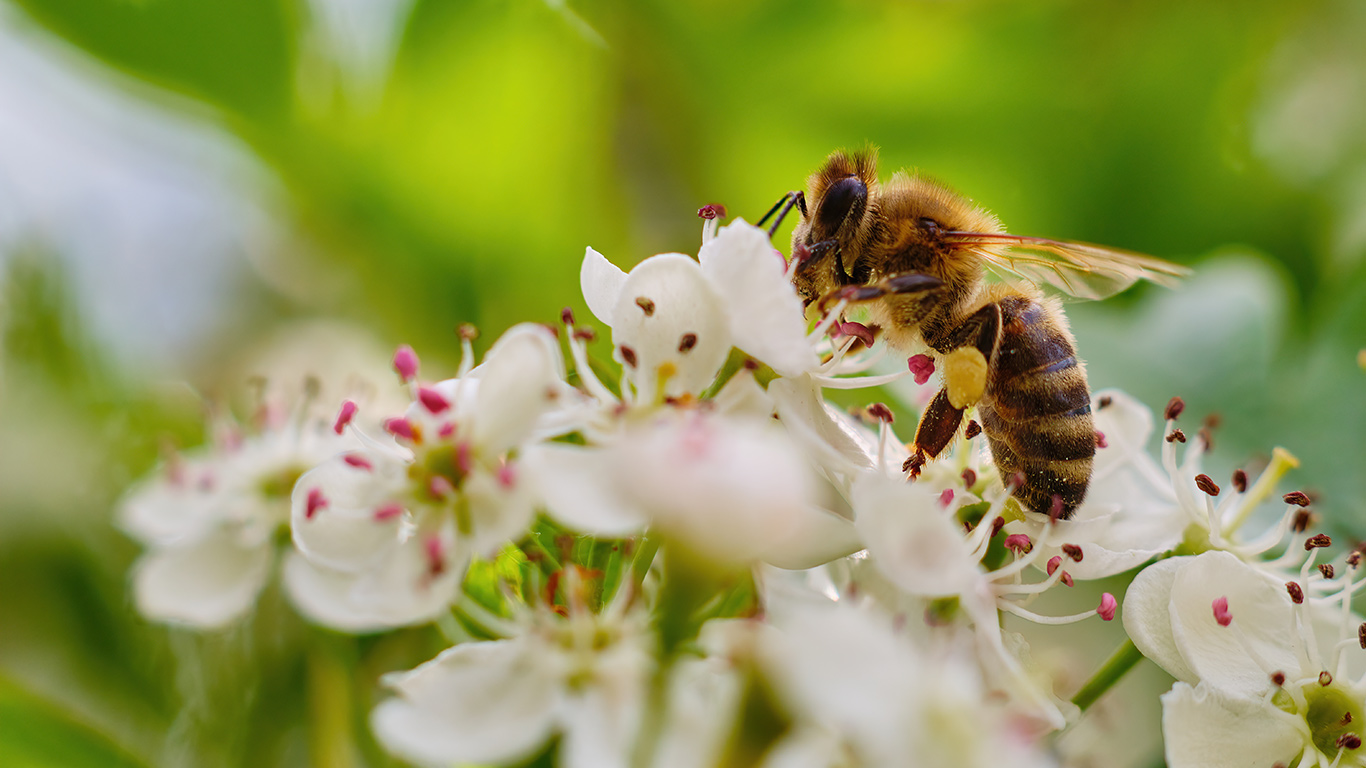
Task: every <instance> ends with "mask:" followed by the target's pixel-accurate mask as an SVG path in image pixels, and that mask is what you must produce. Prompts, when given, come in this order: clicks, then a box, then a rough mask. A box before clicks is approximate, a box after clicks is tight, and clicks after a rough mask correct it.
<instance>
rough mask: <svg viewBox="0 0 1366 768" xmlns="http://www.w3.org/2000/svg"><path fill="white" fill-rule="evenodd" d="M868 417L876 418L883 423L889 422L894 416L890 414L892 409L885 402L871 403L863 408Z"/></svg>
mask: <svg viewBox="0 0 1366 768" xmlns="http://www.w3.org/2000/svg"><path fill="white" fill-rule="evenodd" d="M864 413H866V414H868V416H869V417H870V418H873V419H876V420H877V421H880V422H882V423H884V424H891V423H892V422H893V421H895V420H896V418H895V417H894V416H893V415H892V409H891V408H888V407H887V405H886V404H885V403H873V404H872V405H870V406H868V408H867V409H865V410H864Z"/></svg>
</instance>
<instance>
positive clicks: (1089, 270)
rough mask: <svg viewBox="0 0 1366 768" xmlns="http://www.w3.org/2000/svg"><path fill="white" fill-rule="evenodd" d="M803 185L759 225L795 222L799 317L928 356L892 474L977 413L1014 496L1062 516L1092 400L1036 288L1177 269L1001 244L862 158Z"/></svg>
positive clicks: (1052, 302) (1069, 246) (1087, 287)
mask: <svg viewBox="0 0 1366 768" xmlns="http://www.w3.org/2000/svg"><path fill="white" fill-rule="evenodd" d="M807 186H808V189H807V192H806V194H803V192H801V191H797V192H791V193H789V194H788V195H786V196H785V197H784V198H783V199H782V200H780V201H779V202H778V204H777V205H775V206H774V207H773V209H772V210H770V211H769V214H768V215H766V216H765V217H764V219H762V220H761V221H760V225H761V226H762V224H763V222H764V221H766V220H767V219H768V218H769V216H771V215H772V214H773V213H774V212H778V217H777V220H776V221H775V223H774V225H773V227H772V229H770V230H769V231H770V235H771V234H772V232H774V231H776V229H777V226H778V222H780V221H781V219H782V217H783V215H785V214H786V213H787V212H788V211H790V210H791V209H792V208H793V207H794V206H795V207H796V208H797V209H798V211H799V212H800V214H801V221H800V222H799V223H798V224H797V227H796V229H795V230H794V232H793V234H792V250H793V258H794V259H796V260H797V263H796V266H795V270H794V272H793V278H792V279H793V283H794V285H795V286H796V289H797V291H798V293H799V294H801V296H802V298H803V299H804V300H805V301H806V302H807V306H808V307H812V306H814V307H815V308H816V310H817V311H818V312H822V313H823V312H824V311H825V310H826V308H827V307H829V306H831V305H832V304H838V303H839V302H845V303H846V306H852V305H862V306H864V307H865V308H866V309H867V312H868V314H869V315H870V319H871V321H872V322H873V323H875V324H876V325H878V326H879V327H880V328H881V329H882V331H881V332H882V333H883V335H884V337H885V339H886V341H887V343H889V344H891V345H892V347H893V348H897V349H903V350H909V349H915V348H923V347H929V348H930V349H931V350H933V351H934V352H935V353H936V354H937V357H938V359H939V362H940V367H941V368H942V370H943V375H944V387H943V388H942V389H941V390H940V391H939V392H938V394H936V395H935V397H934V399H933V400H932V401H931V402H930V404H929V405H928V406H927V407H926V408H925V411H924V413H922V414H921V417H920V423H919V426H918V427H917V429H916V433H915V442H914V443H913V445H911V446H909V447H910V448H911V458H910V459H909V460H908V461H907V462H906V466H905V467H904V469H905V470H906V471H908V472H909V473H910V475H911V477H915V476H917V475H918V474H919V470H920V468H921V467H922V466H923V465H924V463H925V461H926V460H927V459H928V458H933V457H935V456H937V455H939V453H941V452H942V451H943V450H944V449H945V448H946V447H947V446H948V444H949V443H950V442H951V441H952V440H953V439H954V437H955V436H956V435H957V434H958V432H959V430H960V428H961V427H962V423H963V419H964V414H965V412H966V411H967V410H968V409H969V408H972V407H976V408H977V414H978V418H980V419H981V425H980V426H981V430H982V431H983V432H985V433H986V436H987V439H988V440H989V441H990V444H991V453H992V456H993V457H994V458H995V461H996V465H997V467H998V468H999V469H1000V472H1001V477H1002V478H1007V481H1008V482H1011V480H1010V478H1014V480H1013V482H1012V484H1013V486H1014V490H1013V493H1014V495H1015V497H1016V498H1017V499H1019V500H1020V501H1021V502H1023V503H1024V504H1025V505H1026V506H1028V507H1029V508H1030V509H1032V510H1034V511H1035V512H1040V513H1043V514H1048V515H1052V516H1054V517H1061V518H1066V517H1069V516H1071V515H1072V513H1073V511H1075V510H1076V508H1077V506H1078V505H1080V504H1081V502H1082V500H1083V499H1084V498H1085V496H1086V489H1087V486H1088V484H1089V483H1090V480H1091V465H1092V461H1093V459H1094V457H1095V452H1096V433H1095V427H1094V425H1093V423H1092V419H1091V395H1090V390H1089V388H1088V387H1087V383H1086V370H1085V367H1084V366H1083V364H1082V362H1081V360H1080V359H1079V358H1078V357H1077V351H1076V343H1075V340H1074V339H1073V337H1072V333H1071V331H1070V330H1069V329H1068V325H1067V318H1066V316H1065V315H1064V314H1063V312H1062V307H1061V302H1060V301H1059V299H1057V298H1056V297H1051V296H1046V295H1045V294H1044V292H1043V291H1042V290H1041V289H1040V287H1039V286H1040V285H1049V286H1052V287H1053V288H1055V289H1058V290H1060V291H1061V292H1062V293H1065V294H1067V295H1069V296H1074V297H1079V298H1087V299H1099V298H1104V297H1106V296H1109V295H1112V294H1114V293H1118V292H1119V291H1121V290H1123V289H1125V288H1127V287H1129V286H1130V285H1132V284H1133V283H1134V282H1135V281H1137V280H1140V279H1144V280H1151V281H1153V282H1156V283H1159V284H1164V285H1170V284H1172V283H1173V282H1174V281H1175V279H1176V278H1178V277H1182V276H1184V275H1187V274H1189V270H1188V269H1186V268H1185V267H1181V266H1178V265H1176V264H1171V263H1168V262H1165V261H1162V260H1160V259H1154V258H1152V257H1149V256H1143V255H1140V254H1137V253H1130V252H1127V251H1121V250H1116V249H1112V248H1103V247H1100V246H1095V245H1088V244H1085V243H1076V242H1064V241H1058V240H1046V239H1043V238H1037V237H1023V236H1019V235H1012V234H1007V233H1006V232H1005V231H1004V230H1003V229H1002V227H1001V224H1000V222H999V221H997V219H996V217H995V216H993V215H992V214H991V213H989V212H987V211H986V210H985V209H983V208H981V207H980V206H978V205H976V204H974V203H973V202H972V201H971V200H969V199H967V198H965V197H963V196H962V195H959V194H957V193H956V192H953V191H952V190H950V189H948V188H947V187H944V186H942V185H940V184H938V183H937V182H934V181H931V180H930V179H927V178H924V177H922V176H918V175H912V174H907V173H905V172H900V173H897V174H896V175H894V176H892V178H891V179H890V180H889V181H888V182H887V183H886V184H881V183H879V181H878V177H877V153H876V150H872V149H869V150H865V151H862V152H855V153H849V152H844V151H839V152H835V153H834V154H832V155H830V157H829V158H828V159H827V160H826V161H825V164H824V165H822V166H821V168H820V169H819V170H818V171H816V173H814V174H812V175H811V177H810V179H808V182H807ZM808 199H809V200H810V201H811V204H810V207H808V205H807V200H808ZM779 209H781V210H779ZM988 271H990V272H991V273H993V275H994V276H995V277H997V278H999V280H998V281H989V280H988V279H987V272H988ZM973 429H974V427H973V424H972V423H969V426H968V430H969V434H968V436H969V437H972V436H973V434H972V431H973Z"/></svg>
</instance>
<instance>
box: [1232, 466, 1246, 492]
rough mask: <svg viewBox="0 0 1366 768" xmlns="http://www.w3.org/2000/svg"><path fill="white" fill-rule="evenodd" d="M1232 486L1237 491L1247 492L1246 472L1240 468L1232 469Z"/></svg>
mask: <svg viewBox="0 0 1366 768" xmlns="http://www.w3.org/2000/svg"><path fill="white" fill-rule="evenodd" d="M1233 487H1234V489H1235V490H1237V491H1238V493H1247V473H1246V472H1244V471H1243V470H1241V469H1235V470H1233Z"/></svg>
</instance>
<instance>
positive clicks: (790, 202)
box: [756, 190, 806, 240]
mask: <svg viewBox="0 0 1366 768" xmlns="http://www.w3.org/2000/svg"><path fill="white" fill-rule="evenodd" d="M794 205H796V206H798V207H799V208H800V209H801V212H802V216H803V217H805V216H806V195H805V194H804V193H803V192H802V191H801V190H795V191H792V192H788V193H787V194H786V195H783V196H782V197H780V198H778V202H776V203H774V204H773V207H772V208H769V209H768V213H765V214H764V216H763V218H761V219H759V223H758V224H757V225H756V226H760V227H762V226H763V225H764V222H765V221H768V219H769V217H770V216H772V215H773V214H774V213H777V214H778V217H777V218H776V219H774V220H773V226H771V227H769V228H768V237H769V239H770V240H771V239H773V234H774V233H775V232H777V231H778V227H780V226H782V223H783V219H785V218H787V213H788V211H791V210H792V206H794ZM779 208H781V209H782V210H781V211H780V210H778V209H779Z"/></svg>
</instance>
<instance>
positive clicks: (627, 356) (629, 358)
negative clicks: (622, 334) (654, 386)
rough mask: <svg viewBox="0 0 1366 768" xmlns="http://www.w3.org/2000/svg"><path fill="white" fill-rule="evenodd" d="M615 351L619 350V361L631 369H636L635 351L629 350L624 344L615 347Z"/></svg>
mask: <svg viewBox="0 0 1366 768" xmlns="http://www.w3.org/2000/svg"><path fill="white" fill-rule="evenodd" d="M617 349H619V350H621V359H622V360H623V361H625V363H626V364H627V365H629V366H631V367H632V368H634V367H636V351H635V350H634V349H631V348H630V347H628V346H626V345H625V344H623V345H621V346H620V347H617Z"/></svg>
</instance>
